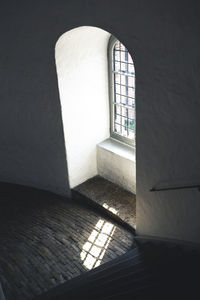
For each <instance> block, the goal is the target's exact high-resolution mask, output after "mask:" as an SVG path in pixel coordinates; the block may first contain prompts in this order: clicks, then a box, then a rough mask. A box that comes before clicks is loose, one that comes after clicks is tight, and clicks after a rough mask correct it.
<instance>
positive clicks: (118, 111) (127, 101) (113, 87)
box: [108, 36, 135, 146]
mask: <svg viewBox="0 0 200 300" xmlns="http://www.w3.org/2000/svg"><path fill="white" fill-rule="evenodd" d="M108 63H109V68H108V70H109V86H110V95H109V96H110V131H111V132H110V135H111V137H112V138H114V139H117V140H120V141H122V142H124V143H126V144H129V145H131V146H134V145H135V69H134V64H133V60H132V58H131V56H130V54H129V53H128V50H127V49H126V47H125V46H124V45H123V44H122V43H121V42H120V41H118V40H117V39H116V38H115V37H113V36H111V38H110V41H109V45H108Z"/></svg>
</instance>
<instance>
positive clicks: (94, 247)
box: [80, 203, 118, 270]
mask: <svg viewBox="0 0 200 300" xmlns="http://www.w3.org/2000/svg"><path fill="white" fill-rule="evenodd" d="M103 207H105V208H106V209H108V210H110V211H111V212H112V213H114V214H117V212H118V211H117V210H116V209H115V208H113V207H109V206H108V205H107V204H106V203H104V204H103ZM115 228H116V226H114V225H113V224H112V223H109V222H106V221H104V220H102V219H100V220H99V221H98V222H97V224H96V225H95V228H94V230H93V231H92V233H91V234H90V236H89V238H88V240H87V242H86V243H85V244H84V245H83V248H82V251H81V254H80V257H81V260H82V261H83V265H84V266H85V267H86V268H87V269H88V270H91V269H93V268H96V267H98V266H99V265H100V264H101V260H102V258H103V257H104V254H105V253H106V249H107V248H108V245H109V243H110V241H111V238H112V235H113V233H114V231H115Z"/></svg>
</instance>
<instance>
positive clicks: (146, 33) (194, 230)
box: [0, 0, 200, 241]
mask: <svg viewBox="0 0 200 300" xmlns="http://www.w3.org/2000/svg"><path fill="white" fill-rule="evenodd" d="M0 14H1V16H0V24H1V26H0V32H1V47H0V105H1V108H0V139H1V140H0V180H2V181H9V182H15V183H21V184H27V185H31V186H36V187H40V188H44V189H48V190H51V191H57V192H59V193H62V194H68V191H69V188H68V181H67V165H66V156H65V147H64V138H63V128H62V120H61V111H60V102H59V93H58V88H57V77H56V68H55V58H54V47H55V43H56V41H57V39H58V38H59V36H60V35H61V34H62V33H64V32H66V31H67V30H69V29H72V28H74V27H77V26H81V25H93V26H97V27H100V28H103V29H105V30H107V31H109V32H111V33H113V34H114V35H115V36H116V37H117V38H119V39H120V40H121V41H122V42H123V43H124V44H125V45H126V46H127V48H128V49H129V52H130V53H131V55H132V57H133V58H135V59H134V62H135V68H136V97H137V108H136V112H137V231H138V233H139V234H150V235H157V236H166V237H175V238H180V239H187V240H193V241H199V237H200V224H199V212H200V194H199V192H197V191H195V190H187V191H181V192H180V191H179V192H165V193H164V192H163V193H161V192H160V193H157V194H155V193H150V192H149V189H150V188H151V187H152V185H154V184H157V183H158V182H162V181H163V182H167V183H171V182H172V183H173V182H174V183H176V182H178V181H179V182H183V181H184V182H188V183H192V182H194V181H198V180H199V179H200V158H199V156H200V143H199V128H200V117H199V116H200V103H199V101H200V82H199V81H200V68H199V67H200V39H199V36H200V6H199V3H198V1H195V0H191V1H186V0H173V1H160V0H151V1H149V0H138V1H137V0H130V1H129V0H109V1H108V0H101V1H97V0H96V1H95V0H90V1H83V0H73V1H71V0H70V1H67V0H65V1H64V0H60V1H59V0H57V1H51V0H48V1H47V0H43V1H37V2H36V1H30V0H26V1H25V0H21V1H6V2H5V4H3V2H2V3H1V12H0Z"/></svg>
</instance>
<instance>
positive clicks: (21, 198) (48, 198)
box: [0, 183, 135, 300]
mask: <svg viewBox="0 0 200 300" xmlns="http://www.w3.org/2000/svg"><path fill="white" fill-rule="evenodd" d="M0 205H1V210H0V282H1V284H2V287H3V291H4V294H5V297H6V300H25V299H33V298H34V297H36V296H38V295H41V294H42V293H44V292H46V291H48V290H49V289H52V288H53V287H56V286H58V285H60V284H62V283H64V282H66V281H69V280H70V279H72V278H74V277H77V276H78V275H80V274H83V273H86V272H88V270H89V269H90V268H93V267H94V266H92V267H91V265H90V268H89V269H88V266H87V264H85V265H84V263H85V262H86V258H87V257H89V256H90V258H92V259H93V261H97V260H95V259H96V256H97V255H96V254H95V253H94V252H91V253H90V252H89V251H91V249H90V250H88V252H87V253H86V254H87V256H86V258H84V260H83V256H84V255H85V253H83V247H85V246H86V248H87V247H88V239H89V238H90V239H91V233H94V230H95V232H97V233H98V235H99V234H100V232H101V230H102V228H104V229H106V228H107V229H108V232H105V233H103V237H106V243H104V245H103V246H102V249H101V250H102V251H101V259H99V263H100V265H102V264H104V263H106V262H109V261H111V260H113V259H115V258H117V257H119V256H121V255H122V254H124V253H126V252H127V251H128V250H130V249H132V248H133V247H134V246H135V244H134V235H133V234H132V233H130V232H129V231H127V230H125V229H124V228H122V227H120V226H118V225H117V224H116V223H114V222H112V221H110V219H105V218H104V217H103V216H101V215H100V214H99V213H97V212H96V211H94V210H93V209H91V208H89V207H86V206H85V207H84V206H83V205H81V204H77V203H75V202H72V201H70V200H69V199H65V198H63V197H60V196H57V195H54V194H52V193H48V192H44V191H40V190H36V189H32V188H27V187H22V186H17V185H12V184H4V183H1V184H0ZM98 226H102V228H101V229H98V228H96V227H98ZM111 229H112V232H111V231H109V230H111ZM90 244H91V243H90ZM104 247H105V249H104ZM104 250H105V251H104ZM88 253H90V254H88ZM81 255H82V258H81ZM93 261H92V262H93Z"/></svg>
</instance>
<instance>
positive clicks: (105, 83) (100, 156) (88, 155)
mask: <svg viewBox="0 0 200 300" xmlns="http://www.w3.org/2000/svg"><path fill="white" fill-rule="evenodd" d="M110 37H111V34H110V33H108V32H106V31H104V30H102V29H100V28H97V27H91V26H82V27H78V28H75V29H72V30H70V31H68V32H66V33H64V34H63V35H62V36H61V37H60V38H59V40H58V41H57V43H56V49H55V57H56V67H57V75H58V85H59V93H60V101H61V109H62V118H63V127H64V135H65V146H66V155H67V164H68V174H69V185H70V187H71V188H73V187H75V186H77V185H79V184H80V183H82V182H84V181H86V180H87V179H89V178H91V177H94V176H95V175H97V174H99V175H101V176H102V177H104V178H106V179H108V180H110V181H112V182H114V183H116V184H118V185H120V186H122V187H124V188H125V189H127V190H129V191H131V192H133V193H135V190H136V168H135V153H134V150H133V148H130V147H129V146H127V145H125V146H124V145H123V143H119V142H118V141H116V140H113V139H109V138H110V108H109V78H108V76H109V75H108V73H109V72H108V45H109V39H110Z"/></svg>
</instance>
